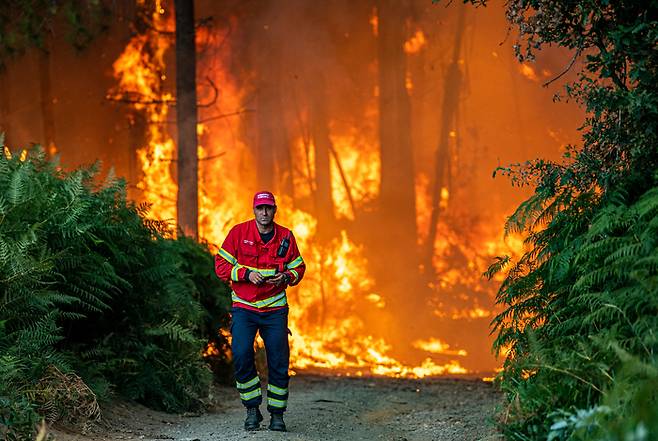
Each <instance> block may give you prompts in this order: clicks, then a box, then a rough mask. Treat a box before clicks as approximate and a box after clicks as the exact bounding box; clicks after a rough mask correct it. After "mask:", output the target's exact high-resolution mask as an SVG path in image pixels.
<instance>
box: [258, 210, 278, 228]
mask: <svg viewBox="0 0 658 441" xmlns="http://www.w3.org/2000/svg"><path fill="white" fill-rule="evenodd" d="M274 213H276V206H274V205H256V206H255V207H254V215H255V216H256V222H258V223H259V224H260V225H262V226H264V227H267V226H269V225H270V224H271V223H272V222H273V221H274Z"/></svg>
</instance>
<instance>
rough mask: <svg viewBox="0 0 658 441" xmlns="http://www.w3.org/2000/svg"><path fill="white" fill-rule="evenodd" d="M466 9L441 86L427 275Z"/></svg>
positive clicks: (446, 175)
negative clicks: (441, 99)
mask: <svg viewBox="0 0 658 441" xmlns="http://www.w3.org/2000/svg"><path fill="white" fill-rule="evenodd" d="M465 11H466V8H465V7H464V6H462V7H461V8H460V10H459V18H458V19H457V31H456V32H455V42H454V45H453V51H452V58H451V62H450V66H449V67H448V71H447V73H446V76H445V80H444V82H443V103H442V105H441V120H440V133H439V145H438V146H437V149H436V159H435V169H434V178H433V182H432V186H431V187H430V188H432V214H431V216H430V224H429V233H428V235H427V242H426V243H425V255H424V259H423V260H424V263H425V268H426V272H427V273H428V274H431V272H432V257H433V256H434V241H435V240H436V228H437V224H438V222H439V215H440V213H441V191H442V189H443V188H444V187H446V188H447V185H448V182H449V181H450V144H449V142H450V132H451V131H452V129H453V126H454V123H455V117H456V115H457V109H458V108H459V94H460V89H461V81H462V77H461V71H460V70H459V57H460V52H461V45H462V36H463V34H464V18H465V17H464V16H465Z"/></svg>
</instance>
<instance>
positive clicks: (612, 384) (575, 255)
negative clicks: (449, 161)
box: [472, 0, 658, 441]
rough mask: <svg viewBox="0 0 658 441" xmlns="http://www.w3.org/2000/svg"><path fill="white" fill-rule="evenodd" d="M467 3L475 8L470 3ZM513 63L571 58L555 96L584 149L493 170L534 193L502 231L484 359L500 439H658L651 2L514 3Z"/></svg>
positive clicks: (655, 17)
mask: <svg viewBox="0 0 658 441" xmlns="http://www.w3.org/2000/svg"><path fill="white" fill-rule="evenodd" d="M472 3H477V4H483V3H484V2H479V1H474V2H472ZM507 16H508V19H509V21H510V22H511V24H512V25H513V26H514V27H516V29H517V30H518V33H519V40H518V42H517V45H516V46H515V47H516V49H517V55H518V56H519V59H520V60H521V61H524V62H531V61H532V60H533V58H534V56H535V53H536V52H537V51H539V50H540V49H541V48H543V47H545V46H548V45H558V46H561V47H564V48H568V49H570V50H571V52H572V54H573V57H574V58H573V60H572V63H571V64H570V65H569V66H565V67H567V70H568V71H569V74H573V73H575V74H576V79H575V80H574V81H571V82H570V83H569V84H568V85H567V86H566V89H565V92H564V93H563V94H562V96H561V97H559V96H558V97H557V99H568V100H576V101H577V102H578V103H580V104H581V105H583V106H584V107H585V109H586V111H587V116H586V119H585V121H584V122H583V125H582V128H581V130H582V134H583V138H582V140H583V143H582V146H579V147H571V148H569V150H568V152H567V153H566V154H565V155H564V159H563V161H561V162H557V163H556V162H550V161H546V160H541V159H538V160H535V161H530V162H527V163H525V164H520V165H517V166H512V167H509V168H504V169H501V170H498V172H502V173H503V174H506V175H508V176H510V177H511V179H512V182H513V184H515V185H529V186H532V187H533V188H534V194H533V195H532V196H531V197H530V198H529V199H528V200H526V201H525V202H524V203H522V204H521V205H520V206H519V207H518V209H517V210H516V212H515V213H514V214H513V215H512V216H511V217H510V218H509V221H508V222H507V225H506V230H507V231H508V232H509V231H521V232H523V233H524V234H525V235H526V237H527V239H526V242H525V243H526V253H525V254H524V255H523V256H522V257H521V258H520V259H519V260H518V261H511V260H510V259H509V258H508V257H505V256H503V257H500V258H499V259H498V261H497V262H496V263H495V264H494V265H492V266H491V268H490V269H489V271H488V272H487V275H489V276H490V277H491V276H492V275H493V274H494V273H496V272H498V271H505V274H506V278H505V280H504V282H503V283H502V285H501V287H500V290H499V293H498V297H497V300H498V303H499V305H501V306H502V307H503V312H502V313H501V314H500V315H498V316H497V317H496V318H495V319H494V321H493V323H492V327H493V332H495V333H496V334H497V339H496V341H495V349H496V350H498V351H505V352H507V359H506V361H505V364H504V370H503V371H502V372H501V373H500V375H499V377H498V380H499V385H500V386H501V387H502V389H503V391H504V392H505V393H506V397H507V400H506V401H507V404H506V406H505V408H504V409H502V411H501V413H500V428H501V430H502V432H503V433H504V434H505V437H506V438H507V439H510V440H549V441H552V440H606V441H607V440H610V441H612V440H615V441H617V440H619V441H621V440H624V441H630V440H635V441H639V440H652V439H658V396H657V395H656V391H658V360H657V358H656V354H657V350H658V138H657V129H658V90H657V89H658V76H657V69H658V51H656V47H657V43H658V2H656V1H643V2H636V1H597V2H590V1H569V2H564V1H558V0H544V1H541V0H537V1H526V0H514V1H510V2H508V4H507Z"/></svg>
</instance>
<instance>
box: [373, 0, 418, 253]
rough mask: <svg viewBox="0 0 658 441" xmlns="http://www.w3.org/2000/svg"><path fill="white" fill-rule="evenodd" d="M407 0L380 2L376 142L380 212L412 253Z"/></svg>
mask: <svg viewBox="0 0 658 441" xmlns="http://www.w3.org/2000/svg"><path fill="white" fill-rule="evenodd" d="M408 12H409V11H408V7H407V5H406V2H405V1H400V0H379V1H378V2H377V13H378V37H379V38H378V56H379V140H380V148H381V187H380V188H381V190H380V206H381V209H382V211H383V212H382V215H383V216H384V217H385V218H386V219H387V220H388V221H389V222H388V223H389V225H388V227H389V234H391V235H392V237H391V239H392V243H398V244H400V245H401V246H403V248H405V249H406V250H405V254H406V253H410V252H411V251H412V250H413V252H412V253H411V254H416V253H415V249H416V237H417V234H416V199H415V188H414V166H413V148H412V143H411V116H410V103H409V95H408V94H407V89H406V85H405V83H406V56H405V53H404V51H403V45H404V42H405V22H406V18H407V16H408Z"/></svg>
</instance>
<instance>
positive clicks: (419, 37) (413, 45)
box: [404, 30, 425, 54]
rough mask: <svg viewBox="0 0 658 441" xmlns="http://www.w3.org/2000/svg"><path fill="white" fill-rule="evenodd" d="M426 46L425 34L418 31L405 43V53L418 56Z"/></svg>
mask: <svg viewBox="0 0 658 441" xmlns="http://www.w3.org/2000/svg"><path fill="white" fill-rule="evenodd" d="M423 46H425V34H423V31H421V30H418V31H416V33H415V34H414V35H412V36H411V38H409V39H408V40H407V41H405V43H404V51H405V52H406V53H407V54H416V53H418V52H420V50H421V49H422V48H423Z"/></svg>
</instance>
